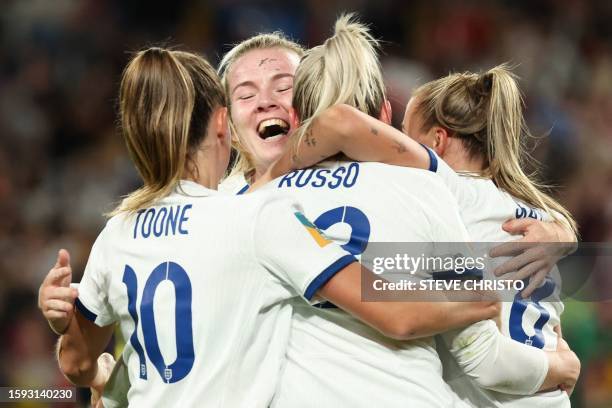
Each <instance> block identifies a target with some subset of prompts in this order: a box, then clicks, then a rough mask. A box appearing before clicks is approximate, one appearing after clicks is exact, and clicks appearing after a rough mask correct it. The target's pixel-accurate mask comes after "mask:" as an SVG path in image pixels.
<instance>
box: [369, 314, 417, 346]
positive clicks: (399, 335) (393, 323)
mask: <svg viewBox="0 0 612 408" xmlns="http://www.w3.org/2000/svg"><path fill="white" fill-rule="evenodd" d="M379 330H380V332H381V333H382V334H384V335H385V336H386V337H389V338H391V339H395V340H414V339H418V338H420V337H425V336H427V334H426V333H425V331H426V330H425V328H424V327H422V325H420V324H419V323H418V320H417V319H409V318H404V317H399V316H396V317H395V318H394V319H390V320H387V321H385V322H384V323H383V324H382V325H381V327H379Z"/></svg>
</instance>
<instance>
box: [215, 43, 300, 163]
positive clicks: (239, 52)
mask: <svg viewBox="0 0 612 408" xmlns="http://www.w3.org/2000/svg"><path fill="white" fill-rule="evenodd" d="M275 48H280V49H283V50H287V51H290V52H293V53H295V54H296V55H297V56H298V57H300V58H301V57H302V56H303V55H304V48H303V47H302V46H301V45H299V44H297V43H295V42H293V41H291V40H290V39H289V38H287V37H286V36H285V35H284V34H283V33H282V32H280V31H276V32H273V33H262V34H257V35H255V36H253V37H251V38H248V39H246V40H244V41H242V42H241V43H239V44H236V45H235V46H234V47H233V48H232V49H231V50H230V51H228V52H227V54H225V55H224V56H223V59H222V60H221V62H220V63H219V68H218V72H219V75H220V76H221V83H222V84H223V88H224V89H225V92H226V94H227V95H228V104H231V100H230V98H229V94H230V89H229V83H228V79H227V77H228V74H229V72H230V70H231V69H232V66H233V64H234V63H235V62H236V61H237V60H238V59H239V58H240V57H242V56H243V55H245V54H246V53H248V52H250V51H253V50H268V49H275ZM228 107H229V105H228ZM228 118H229V126H230V129H231V130H232V134H233V135H235V136H236V137H235V138H234V137H232V146H233V148H234V149H235V151H236V153H237V156H236V161H235V164H234V166H233V167H232V172H231V174H232V175H233V174H238V173H244V174H245V175H246V174H248V173H250V172H251V171H252V170H254V169H255V164H254V163H253V160H252V158H251V155H250V154H249V152H248V151H247V150H246V149H245V148H244V146H243V143H242V137H241V135H240V134H239V133H238V132H237V131H236V126H234V122H233V120H232V115H231V109H230V112H229V116H228Z"/></svg>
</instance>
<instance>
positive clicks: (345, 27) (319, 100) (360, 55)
mask: <svg viewBox="0 0 612 408" xmlns="http://www.w3.org/2000/svg"><path fill="white" fill-rule="evenodd" d="M378 48H379V43H378V41H377V40H376V39H375V38H374V37H373V36H372V35H371V34H370V31H369V30H368V28H367V27H366V26H364V25H363V24H361V23H359V22H358V21H357V20H356V19H355V17H354V15H353V14H345V15H343V16H341V17H339V18H338V20H337V21H336V24H335V28H334V35H333V36H332V37H331V38H329V39H327V40H326V41H325V42H324V43H323V44H322V45H319V46H317V47H314V48H312V49H310V50H308V51H307V52H306V55H305V56H304V58H303V59H302V62H300V65H299V66H298V69H297V71H296V73H295V79H294V83H293V106H294V108H295V109H296V112H297V114H298V117H299V118H300V120H301V121H302V124H301V126H300V127H299V128H298V129H297V130H296V134H295V136H294V137H298V138H300V137H302V136H303V135H304V134H305V132H306V131H307V129H308V128H309V126H310V123H311V121H312V120H313V119H314V118H315V117H316V116H318V115H319V114H320V113H322V112H323V111H324V110H325V109H327V108H329V107H331V106H333V105H338V104H348V105H351V106H354V107H355V108H357V109H359V110H361V111H362V112H365V113H367V114H369V115H371V116H374V117H378V116H379V114H380V110H381V107H382V106H383V104H384V101H385V86H384V82H383V77H382V71H381V67H380V62H379V61H378Z"/></svg>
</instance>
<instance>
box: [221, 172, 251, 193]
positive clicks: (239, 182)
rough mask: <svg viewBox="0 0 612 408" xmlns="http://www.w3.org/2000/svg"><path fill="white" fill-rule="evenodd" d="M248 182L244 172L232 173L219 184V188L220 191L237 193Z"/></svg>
mask: <svg viewBox="0 0 612 408" xmlns="http://www.w3.org/2000/svg"><path fill="white" fill-rule="evenodd" d="M247 184H248V183H247V181H246V178H245V177H244V174H243V173H237V174H232V175H230V176H228V177H226V178H225V179H224V180H223V181H222V182H221V184H219V187H218V190H219V192H220V193H225V194H236V193H238V192H239V191H240V190H241V189H243V188H244V186H246V185H247Z"/></svg>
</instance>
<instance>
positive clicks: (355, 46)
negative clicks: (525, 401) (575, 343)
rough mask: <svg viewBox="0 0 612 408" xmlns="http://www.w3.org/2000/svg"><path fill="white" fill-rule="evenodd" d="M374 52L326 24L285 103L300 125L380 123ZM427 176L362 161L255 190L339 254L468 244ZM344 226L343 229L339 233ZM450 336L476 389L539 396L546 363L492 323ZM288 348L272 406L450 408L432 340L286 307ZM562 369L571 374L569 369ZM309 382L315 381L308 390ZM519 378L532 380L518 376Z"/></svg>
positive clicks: (353, 33) (309, 140) (345, 24)
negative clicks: (297, 212) (401, 244)
mask: <svg viewBox="0 0 612 408" xmlns="http://www.w3.org/2000/svg"><path fill="white" fill-rule="evenodd" d="M375 45H376V42H375V41H374V40H373V38H372V37H371V36H370V34H369V33H368V31H367V29H365V27H363V26H362V25H360V24H358V23H355V22H351V21H350V18H349V17H348V16H345V17H342V18H341V19H340V20H338V21H337V23H336V31H335V35H334V36H333V37H332V38H330V39H328V40H327V41H326V42H325V43H324V44H323V45H322V46H318V47H315V48H313V49H312V50H309V51H307V53H306V55H305V57H304V58H303V59H302V62H301V63H300V65H299V67H298V70H297V72H296V76H295V82H294V99H293V103H294V107H295V109H296V113H297V115H298V117H299V118H301V119H302V120H303V121H304V122H306V123H308V122H309V119H310V118H312V117H316V115H317V114H318V113H320V112H322V111H323V110H324V109H326V108H327V107H329V106H331V105H334V104H337V103H342V102H344V103H349V104H352V105H353V106H356V107H357V108H358V109H359V110H361V111H362V112H365V113H366V114H368V115H370V116H373V117H379V118H382V119H383V120H386V121H389V120H390V111H389V107H388V102H386V100H385V92H384V84H383V83H382V75H381V72H380V67H379V64H378V60H377V57H376V53H375ZM305 129H307V127H305ZM319 136H322V135H319V134H316V133H310V132H306V133H304V138H303V142H304V143H306V144H310V145H315V144H317V143H319V139H322V137H319ZM323 138H324V136H323ZM421 149H422V150H423V151H425V150H424V149H423V148H422V147H421ZM427 159H428V157H427ZM432 170H433V169H432ZM431 176H432V173H428V172H423V171H420V172H419V171H412V172H406V171H404V169H401V168H399V167H393V166H384V165H380V164H374V163H356V162H347V161H332V162H325V163H322V164H320V165H318V166H316V167H314V168H310V169H306V170H302V171H297V172H293V173H290V174H286V175H285V176H283V177H280V178H278V179H276V180H275V181H274V182H273V183H272V184H273V186H270V185H268V186H267V187H266V188H268V187H271V188H278V189H281V190H287V191H291V192H292V194H294V195H295V196H296V197H298V198H299V199H300V201H301V202H302V203H303V205H304V207H305V211H306V213H307V214H308V215H309V216H311V217H312V219H315V224H316V225H318V226H319V227H320V228H322V229H326V231H327V233H329V234H331V235H332V236H334V237H335V238H337V239H338V240H339V241H341V240H344V242H347V243H346V245H344V248H346V249H347V250H349V251H351V252H352V253H353V254H355V255H359V254H361V253H362V252H363V251H364V249H365V248H366V246H367V245H368V242H369V241H378V242H393V241H408V242H448V241H457V240H467V239H469V238H467V236H466V235H462V234H461V229H462V227H461V226H460V225H459V226H458V225H457V224H456V223H455V222H452V217H449V216H448V207H451V206H453V198H452V197H451V196H448V194H447V193H448V192H445V191H444V189H441V188H440V187H441V185H440V184H439V183H440V181H441V180H440V179H437V178H435V177H433V178H432V177H431ZM346 224H348V226H349V229H348V230H347V229H346V228H345V229H342V227H343V226H346ZM424 318H426V317H425V316H424ZM451 338H453V339H456V343H457V344H461V345H462V347H455V348H454V349H453V350H452V351H453V353H454V355H455V356H456V357H458V359H459V362H460V364H461V366H462V367H463V368H464V369H465V370H466V372H467V373H468V374H469V375H470V376H473V377H475V378H476V379H477V380H478V382H479V384H481V385H483V386H487V387H489V388H493V389H498V390H503V391H507V392H516V393H519V394H520V393H523V394H530V393H533V392H535V391H537V390H538V389H540V388H541V387H540V386H541V380H542V378H541V377H539V378H536V377H537V375H541V374H542V373H543V371H542V366H541V365H540V364H542V363H543V364H544V366H545V365H546V362H545V361H542V359H541V357H542V355H543V353H535V354H534V353H533V351H534V350H533V348H529V347H526V346H524V345H520V344H518V343H515V342H512V341H510V340H509V339H507V338H505V337H503V336H502V335H501V334H500V333H499V332H498V330H497V328H496V327H495V325H494V324H493V323H492V322H484V323H481V324H478V325H477V326H473V327H470V328H468V329H465V330H463V331H461V332H460V333H459V334H458V335H457V334H455V335H452V336H451ZM289 341H290V343H289V348H288V354H287V364H286V367H285V369H284V373H283V376H282V378H281V384H280V386H279V388H278V391H277V395H276V397H275V406H281V407H284V406H372V405H381V406H391V407H392V406H411V405H412V406H414V405H416V406H450V404H453V403H454V402H453V397H452V395H451V394H450V393H449V392H448V390H447V388H446V386H445V384H444V383H443V382H442V381H440V379H439V377H440V376H441V373H440V367H439V361H438V360H437V358H438V357H437V355H436V353H435V349H434V346H433V340H432V339H426V340H423V341H420V342H411V343H403V344H399V343H389V342H387V341H385V339H383V338H381V337H380V336H377V335H376V334H375V333H372V332H371V331H370V330H369V329H368V328H367V327H365V326H363V325H361V324H360V323H359V322H357V321H355V320H354V319H352V318H350V316H348V315H346V314H345V313H343V312H342V311H339V310H337V309H334V308H333V307H331V308H326V309H321V308H320V309H316V308H312V307H300V306H299V305H296V306H295V310H294V319H293V327H292V333H291V336H290V340H289ZM519 360H521V361H519ZM527 366H529V367H530V368H526V367H527ZM517 367H521V370H517ZM568 367H569V366H568ZM574 367H575V364H574ZM523 369H525V372H523V371H522V370H523ZM544 371H545V369H544ZM570 371H571V372H572V375H576V372H575V369H574V370H568V373H569V372H570ZM320 373H326V374H327V376H326V377H325V378H324V379H320V380H318V381H317V382H315V383H313V380H312V379H313V378H317V375H320ZM527 373H529V375H534V374H536V373H539V374H537V375H535V376H534V377H531V378H527ZM332 378H333V380H332V381H329V380H328V379H332Z"/></svg>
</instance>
